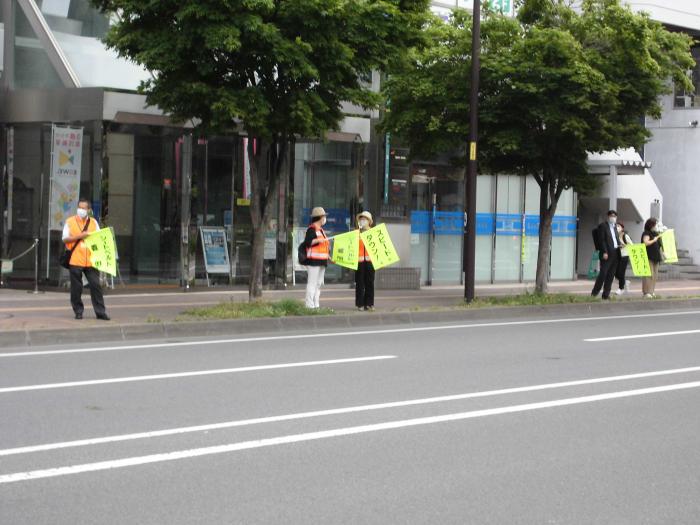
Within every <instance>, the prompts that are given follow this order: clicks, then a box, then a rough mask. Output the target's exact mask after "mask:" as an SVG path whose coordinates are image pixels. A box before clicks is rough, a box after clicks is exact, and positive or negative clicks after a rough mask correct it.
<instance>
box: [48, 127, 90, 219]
mask: <svg viewBox="0 0 700 525" xmlns="http://www.w3.org/2000/svg"><path fill="white" fill-rule="evenodd" d="M82 155H83V128H67V127H62V126H53V127H52V131H51V199H50V201H49V228H50V229H51V230H59V231H60V230H63V225H64V224H65V222H66V219H67V218H68V217H70V216H72V215H74V214H75V209H76V208H77V207H78V197H79V193H80V168H81V160H82Z"/></svg>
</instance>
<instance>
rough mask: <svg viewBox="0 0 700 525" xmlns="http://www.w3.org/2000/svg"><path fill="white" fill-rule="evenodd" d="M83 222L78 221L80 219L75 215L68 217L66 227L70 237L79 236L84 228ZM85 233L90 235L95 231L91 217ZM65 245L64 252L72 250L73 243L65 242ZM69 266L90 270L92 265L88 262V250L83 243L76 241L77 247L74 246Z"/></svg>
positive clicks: (94, 221)
mask: <svg viewBox="0 0 700 525" xmlns="http://www.w3.org/2000/svg"><path fill="white" fill-rule="evenodd" d="M86 220H87V219H85V221H86ZM85 221H84V220H82V219H80V217H78V216H77V215H74V216H73V217H69V218H68V219H67V220H66V224H67V225H68V231H69V232H70V236H71V237H75V236H76V235H80V233H81V232H82V231H83V228H84V227H85ZM85 231H87V232H90V233H92V232H94V231H97V221H96V220H95V219H93V218H92V217H90V224H88V227H87V230H85ZM65 244H66V250H70V249H72V248H73V245H74V244H75V243H73V242H67V243H65ZM69 264H70V265H71V266H81V267H83V268H92V263H91V262H90V248H88V247H87V245H86V244H85V242H84V241H78V246H76V248H75V250H73V255H71V258H70V263H69Z"/></svg>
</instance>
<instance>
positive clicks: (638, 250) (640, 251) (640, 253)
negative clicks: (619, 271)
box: [627, 243, 651, 277]
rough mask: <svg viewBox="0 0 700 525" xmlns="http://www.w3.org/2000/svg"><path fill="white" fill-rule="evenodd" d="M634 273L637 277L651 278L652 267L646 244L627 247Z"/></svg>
mask: <svg viewBox="0 0 700 525" xmlns="http://www.w3.org/2000/svg"><path fill="white" fill-rule="evenodd" d="M627 253H629V257H630V265H631V266H632V273H634V275H636V276H637V277H651V266H650V265H649V256H648V255H647V247H646V245H645V244H643V243H642V244H630V245H629V246H627Z"/></svg>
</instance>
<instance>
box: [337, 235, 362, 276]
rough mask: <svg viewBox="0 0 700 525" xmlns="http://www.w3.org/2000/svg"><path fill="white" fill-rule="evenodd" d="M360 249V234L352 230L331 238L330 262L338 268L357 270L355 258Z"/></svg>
mask: <svg viewBox="0 0 700 525" xmlns="http://www.w3.org/2000/svg"><path fill="white" fill-rule="evenodd" d="M359 247H360V232H359V230H352V231H349V232H348V233H341V234H340V235H336V236H335V237H333V257H332V261H333V262H334V263H335V264H337V265H338V266H342V267H344V268H349V269H350V270H357V266H358V262H357V256H358V251H359Z"/></svg>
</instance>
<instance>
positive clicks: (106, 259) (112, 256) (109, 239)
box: [84, 228, 117, 277]
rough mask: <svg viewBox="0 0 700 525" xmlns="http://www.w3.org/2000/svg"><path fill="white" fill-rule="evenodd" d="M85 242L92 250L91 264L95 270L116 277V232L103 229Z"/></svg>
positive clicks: (88, 237)
mask: <svg viewBox="0 0 700 525" xmlns="http://www.w3.org/2000/svg"><path fill="white" fill-rule="evenodd" d="M84 242H85V245H86V246H87V247H88V249H89V250H90V262H91V263H92V266H93V268H96V269H98V270H99V271H101V272H105V273H108V274H109V275H111V276H113V277H116V275H117V245H116V244H115V242H114V230H112V228H102V229H101V230H100V231H96V232H95V233H91V234H90V235H88V236H87V237H85V241H84Z"/></svg>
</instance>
